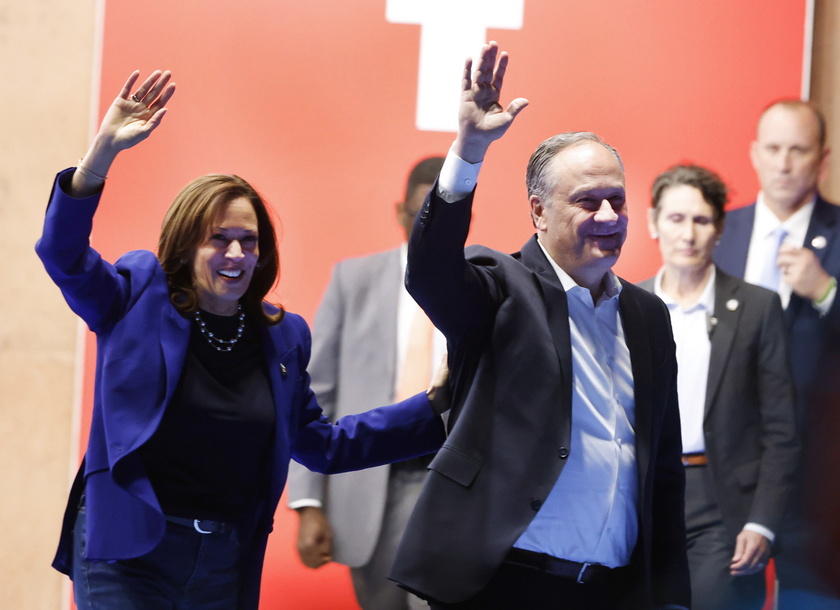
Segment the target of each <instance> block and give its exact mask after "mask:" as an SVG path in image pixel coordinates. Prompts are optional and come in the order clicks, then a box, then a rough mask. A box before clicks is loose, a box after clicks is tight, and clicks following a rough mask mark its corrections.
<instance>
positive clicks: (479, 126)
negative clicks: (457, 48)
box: [452, 41, 528, 163]
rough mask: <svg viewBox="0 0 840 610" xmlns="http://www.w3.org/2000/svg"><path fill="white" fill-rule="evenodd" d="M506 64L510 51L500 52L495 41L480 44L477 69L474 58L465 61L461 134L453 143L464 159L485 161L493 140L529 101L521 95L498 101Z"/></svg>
mask: <svg viewBox="0 0 840 610" xmlns="http://www.w3.org/2000/svg"><path fill="white" fill-rule="evenodd" d="M497 58H498V64H497V62H496V60H497ZM507 64H508V54H507V53H505V52H504V51H502V52H500V51H499V45H498V44H497V43H496V42H493V41H491V42H488V43H487V44H485V45H484V46H483V47H482V48H481V53H480V55H479V58H478V65H477V66H475V70H473V61H472V59H467V61H466V62H465V63H464V74H463V77H462V80H461V103H460V107H459V112H458V136H457V138H456V139H455V143H454V144H453V147H452V150H453V152H454V153H455V154H457V155H458V156H459V157H461V158H462V159H463V160H464V161H468V162H470V163H477V162H479V161H482V160H483V159H484V154H485V153H486V152H487V149H488V147H489V146H490V144H491V143H492V142H493V141H495V140H498V139H499V138H501V137H502V136H503V135H504V134H505V132H506V131H507V130H508V127H510V126H511V124H512V123H513V120H514V119H515V118H516V115H518V114H519V113H520V112H521V111H522V109H523V108H525V106H527V105H528V100H526V99H525V98H521V97H518V98H516V99H514V100H513V101H511V102H510V103H509V104H508V105H507V107H502V105H501V104H500V103H499V100H500V98H501V93H502V84H503V83H504V77H505V72H506V70H507Z"/></svg>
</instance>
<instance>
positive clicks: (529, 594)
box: [429, 563, 634, 610]
mask: <svg viewBox="0 0 840 610" xmlns="http://www.w3.org/2000/svg"><path fill="white" fill-rule="evenodd" d="M631 591H632V588H631V582H630V575H629V570H626V569H621V570H617V571H616V576H615V577H614V578H610V579H609V580H607V581H603V582H597V583H586V584H580V583H577V582H575V581H574V580H573V579H571V578H563V577H560V576H553V575H551V574H546V573H545V572H541V571H539V570H535V569H533V568H528V567H524V566H519V565H513V564H509V563H503V564H502V565H501V567H499V569H498V570H497V571H496V574H495V575H494V576H493V578H492V579H491V581H490V582H489V583H488V585H487V586H486V587H485V588H484V589H483V590H482V591H481V592H480V593H479V594H478V595H476V596H475V597H473V598H471V599H469V600H467V601H465V602H461V603H457V604H444V603H441V602H435V601H430V602H429V606H430V608H431V610H523V608H527V609H528V610H615V609H622V610H624V609H628V610H629V609H630V608H634V606H633V605H632V604H631V603H630V602H629V601H628V600H629V599H630V594H631Z"/></svg>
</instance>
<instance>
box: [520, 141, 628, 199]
mask: <svg viewBox="0 0 840 610" xmlns="http://www.w3.org/2000/svg"><path fill="white" fill-rule="evenodd" d="M579 142H595V143H596V144H600V145H601V146H603V147H604V148H606V149H607V150H608V151H610V152H611V153H612V155H613V156H614V157H615V158H616V159H617V160H618V163H619V165H621V169H622V170H623V169H624V163H623V162H622V160H621V156H620V155H619V154H618V151H617V150H616V149H615V148H613V147H612V146H610V145H609V144H607V143H606V142H604V140H602V139H601V137H600V136H598V135H597V134H594V133H592V132H591V131H568V132H566V133H561V134H558V135H556V136H552V137H550V138H548V139H547V140H544V141H543V142H541V143H540V145H539V146H537V150H535V151H534V154H532V155H531V159H530V160H529V161H528V170H527V172H526V173H525V185H526V186H527V187H528V197H530V196H531V195H537V196H538V197H542V198H545V197H546V196H547V194H548V191H550V190H551V188H552V187H553V186H554V184H548V183H547V180H546V168H547V167H548V163H549V161H551V159H553V158H554V156H555V155H556V154H557V153H559V152H560V151H561V150H563V149H565V148H568V147H569V146H572V145H574V144H577V143H579Z"/></svg>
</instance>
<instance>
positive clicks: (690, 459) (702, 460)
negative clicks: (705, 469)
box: [682, 453, 709, 466]
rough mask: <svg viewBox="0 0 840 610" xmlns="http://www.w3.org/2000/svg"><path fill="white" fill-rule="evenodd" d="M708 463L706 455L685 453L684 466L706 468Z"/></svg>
mask: <svg viewBox="0 0 840 610" xmlns="http://www.w3.org/2000/svg"><path fill="white" fill-rule="evenodd" d="M708 463H709V458H707V457H706V454H705V453H684V454H683V456H682V464H683V466H705V465H706V464H708Z"/></svg>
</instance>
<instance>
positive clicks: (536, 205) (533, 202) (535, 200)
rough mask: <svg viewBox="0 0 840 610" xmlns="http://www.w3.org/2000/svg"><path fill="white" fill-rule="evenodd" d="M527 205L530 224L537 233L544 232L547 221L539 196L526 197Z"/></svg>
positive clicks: (543, 205)
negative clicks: (529, 212) (529, 210)
mask: <svg viewBox="0 0 840 610" xmlns="http://www.w3.org/2000/svg"><path fill="white" fill-rule="evenodd" d="M528 203H529V204H530V206H531V222H533V223H534V227H535V228H536V229H537V231H540V232H544V231H545V230H546V225H547V220H546V218H545V208H546V206H545V204H544V203H543V200H542V197H540V196H539V195H531V196H530V197H528Z"/></svg>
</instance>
